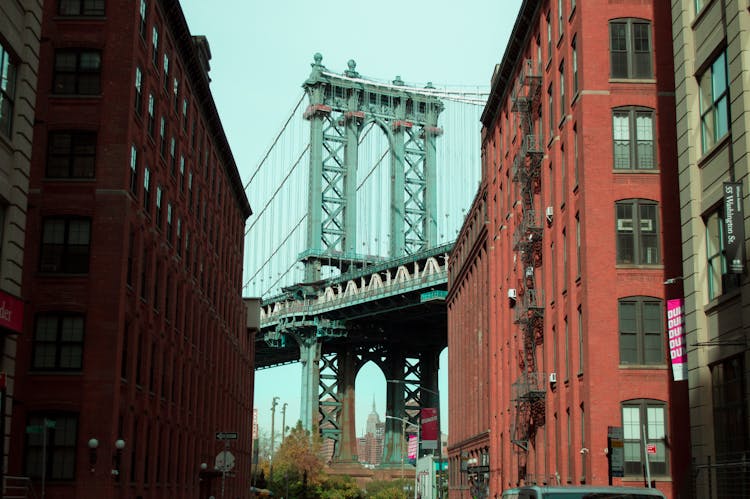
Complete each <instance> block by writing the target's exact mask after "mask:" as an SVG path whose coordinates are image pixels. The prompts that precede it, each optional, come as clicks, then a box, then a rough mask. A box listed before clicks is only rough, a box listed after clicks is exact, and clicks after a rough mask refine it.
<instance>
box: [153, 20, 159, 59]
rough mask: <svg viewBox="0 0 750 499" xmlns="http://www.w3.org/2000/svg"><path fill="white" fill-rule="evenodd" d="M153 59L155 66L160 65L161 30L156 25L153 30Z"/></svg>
mask: <svg viewBox="0 0 750 499" xmlns="http://www.w3.org/2000/svg"><path fill="white" fill-rule="evenodd" d="M151 61H152V62H153V63H154V67H159V30H158V29H157V28H156V26H154V27H153V29H152V30H151Z"/></svg>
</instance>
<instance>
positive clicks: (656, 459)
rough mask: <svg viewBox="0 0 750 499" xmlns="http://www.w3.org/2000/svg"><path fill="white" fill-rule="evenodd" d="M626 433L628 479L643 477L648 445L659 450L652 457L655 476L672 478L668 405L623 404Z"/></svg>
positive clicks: (656, 401)
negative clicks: (668, 443)
mask: <svg viewBox="0 0 750 499" xmlns="http://www.w3.org/2000/svg"><path fill="white" fill-rule="evenodd" d="M622 431H623V446H624V450H625V470H624V471H625V476H626V477H630V476H632V477H635V476H637V477H642V476H643V474H644V469H645V466H646V444H652V445H654V446H656V454H649V456H648V462H649V468H650V471H651V476H666V475H667V474H668V472H669V468H668V461H667V408H666V404H665V403H664V402H661V401H658V400H643V399H642V400H629V401H627V402H623V404H622ZM644 437H645V442H644Z"/></svg>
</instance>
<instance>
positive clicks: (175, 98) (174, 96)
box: [172, 76, 180, 112]
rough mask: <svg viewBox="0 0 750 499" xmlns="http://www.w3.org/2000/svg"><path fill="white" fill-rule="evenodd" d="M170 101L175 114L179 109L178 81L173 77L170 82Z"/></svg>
mask: <svg viewBox="0 0 750 499" xmlns="http://www.w3.org/2000/svg"><path fill="white" fill-rule="evenodd" d="M172 101H173V105H174V111H175V112H177V111H179V109H180V80H179V79H177V77H176V76H175V77H174V81H173V82H172Z"/></svg>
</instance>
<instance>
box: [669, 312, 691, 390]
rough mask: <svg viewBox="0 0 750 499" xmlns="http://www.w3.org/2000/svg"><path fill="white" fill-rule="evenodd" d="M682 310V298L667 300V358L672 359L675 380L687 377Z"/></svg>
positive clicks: (682, 379)
mask: <svg viewBox="0 0 750 499" xmlns="http://www.w3.org/2000/svg"><path fill="white" fill-rule="evenodd" d="M682 310H683V303H682V298H677V299H675V300H667V331H668V333H669V358H670V359H671V361H672V374H673V375H674V380H675V381H684V380H686V379H687V367H688V364H687V348H685V328H684V321H683V312H682Z"/></svg>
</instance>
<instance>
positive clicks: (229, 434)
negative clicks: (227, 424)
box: [216, 431, 237, 440]
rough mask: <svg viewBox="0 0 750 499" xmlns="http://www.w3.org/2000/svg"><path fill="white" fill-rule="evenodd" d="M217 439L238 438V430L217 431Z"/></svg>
mask: <svg viewBox="0 0 750 499" xmlns="http://www.w3.org/2000/svg"><path fill="white" fill-rule="evenodd" d="M216 440H237V432H236V431H217V432H216Z"/></svg>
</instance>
